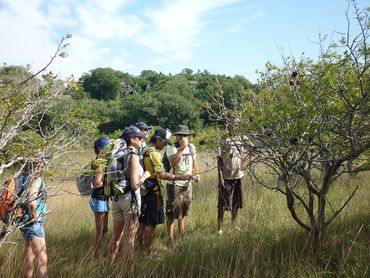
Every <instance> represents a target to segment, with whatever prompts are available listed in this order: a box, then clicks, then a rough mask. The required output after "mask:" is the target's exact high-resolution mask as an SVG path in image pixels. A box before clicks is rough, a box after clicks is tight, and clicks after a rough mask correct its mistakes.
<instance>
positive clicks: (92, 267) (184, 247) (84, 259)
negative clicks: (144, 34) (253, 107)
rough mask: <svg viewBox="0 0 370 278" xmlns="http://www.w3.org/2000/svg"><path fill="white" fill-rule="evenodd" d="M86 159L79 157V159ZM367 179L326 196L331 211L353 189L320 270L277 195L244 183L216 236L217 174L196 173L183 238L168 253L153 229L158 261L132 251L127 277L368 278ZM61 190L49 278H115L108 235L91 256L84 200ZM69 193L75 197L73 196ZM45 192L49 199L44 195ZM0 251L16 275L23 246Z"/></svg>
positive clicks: (346, 182) (119, 267) (119, 271)
mask: <svg viewBox="0 0 370 278" xmlns="http://www.w3.org/2000/svg"><path fill="white" fill-rule="evenodd" d="M84 159H85V160H84V161H86V157H84ZM368 179H369V175H368V174H364V175H362V176H358V177H356V178H352V179H343V180H341V181H340V183H338V184H336V185H335V187H336V188H334V189H335V190H333V193H330V194H331V196H330V197H331V198H332V199H333V204H332V205H333V206H338V205H339V204H340V202H341V200H343V198H344V197H345V196H347V195H349V194H350V192H351V189H352V188H353V186H354V185H355V184H358V185H359V190H358V192H357V194H356V195H355V197H354V199H353V200H352V202H351V203H350V204H349V205H348V207H347V208H346V209H345V210H344V211H343V212H342V214H341V215H340V216H339V217H338V218H337V219H336V220H335V221H334V222H333V224H332V225H331V226H329V227H328V229H327V234H326V238H325V243H324V250H323V258H324V262H325V263H324V265H320V266H319V265H317V263H316V258H315V257H314V256H312V254H310V252H309V251H308V250H307V249H305V246H306V244H307V234H306V233H305V232H304V231H303V230H302V229H301V228H300V227H299V226H298V225H297V224H296V223H295V222H294V221H293V220H292V218H291V217H290V214H289V211H288V210H287V208H286V201H285V199H284V196H282V195H281V194H279V193H277V192H274V191H270V190H267V189H264V188H262V187H259V186H257V185H254V184H251V182H250V181H249V180H248V179H246V183H245V207H244V208H243V209H242V210H240V213H239V218H238V227H239V229H238V230H237V229H234V228H233V227H232V225H231V221H230V213H226V215H225V216H226V217H225V225H224V226H225V228H224V236H222V237H221V236H219V235H218V234H217V233H216V230H217V228H216V227H217V224H216V222H217V221H216V217H217V175H216V172H215V171H212V172H209V173H206V174H204V175H203V176H202V181H201V182H200V183H199V184H194V187H193V195H194V200H193V207H192V213H191V215H190V216H189V217H188V218H187V221H186V236H185V237H184V238H182V239H179V240H178V247H177V249H176V250H173V249H171V248H169V247H168V245H167V235H166V229H165V226H164V225H160V226H158V227H157V230H156V235H155V243H154V249H155V251H156V252H158V253H159V254H160V255H161V256H162V260H160V261H158V260H156V259H154V258H145V257H143V256H142V254H141V253H140V252H136V253H135V256H136V262H135V273H134V275H133V276H135V277H338V276H340V277H368V275H369V269H368V265H369V254H370V250H369V234H370V233H369V231H370V213H369V211H370V210H369V209H370V190H369V182H368ZM62 187H63V188H65V189H66V190H67V191H69V192H71V194H69V193H66V192H64V193H63V194H61V195H58V196H55V197H51V198H49V199H48V207H49V209H53V211H52V212H51V213H50V214H49V215H48V218H47V224H46V235H47V245H48V255H49V272H50V277H122V276H123V275H124V274H125V266H124V264H123V260H122V252H121V253H120V255H119V256H118V258H117V263H116V264H115V265H114V266H113V267H111V268H107V267H106V266H105V255H106V252H107V244H108V242H109V239H110V237H111V233H112V228H111V219H110V230H109V232H108V234H107V235H106V237H105V239H104V243H103V248H104V255H103V256H102V257H101V258H100V259H93V258H92V257H91V246H92V237H93V234H94V221H93V214H92V212H91V211H90V208H89V199H88V198H82V197H80V196H78V195H77V190H76V188H75V185H74V182H73V180H69V181H67V180H66V181H64V183H63V184H62ZM73 193H75V194H76V195H74V194H73ZM51 195H53V194H51ZM8 241H13V242H15V243H18V244H11V243H7V244H5V245H3V246H2V248H1V250H0V273H1V275H0V276H1V277H19V274H20V271H21V265H22V259H23V244H22V241H21V238H20V234H19V232H16V233H14V234H13V235H12V236H11V237H10V238H9V240H8Z"/></svg>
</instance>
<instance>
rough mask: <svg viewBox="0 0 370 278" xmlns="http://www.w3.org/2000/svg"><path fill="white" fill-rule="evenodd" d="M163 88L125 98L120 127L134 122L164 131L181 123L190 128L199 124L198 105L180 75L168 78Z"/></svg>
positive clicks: (190, 89) (186, 82)
mask: <svg viewBox="0 0 370 278" xmlns="http://www.w3.org/2000/svg"><path fill="white" fill-rule="evenodd" d="M162 86H163V88H162V89H160V90H158V91H155V92H147V93H143V94H140V95H132V96H129V97H127V98H124V100H123V101H124V103H123V107H122V110H123V111H124V114H123V118H122V119H120V121H121V122H122V123H123V126H124V125H129V124H132V123H135V122H137V121H145V122H147V123H150V124H153V125H159V126H163V127H167V128H175V127H176V126H177V125H178V124H180V123H184V124H188V125H189V126H190V127H192V128H195V127H199V126H200V125H201V122H200V120H199V110H200V109H199V108H200V106H199V104H198V102H197V101H196V99H195V98H194V97H193V94H192V88H191V87H190V85H189V83H188V81H187V80H186V79H185V78H183V77H181V76H173V77H170V78H167V80H166V83H165V84H163V85H162Z"/></svg>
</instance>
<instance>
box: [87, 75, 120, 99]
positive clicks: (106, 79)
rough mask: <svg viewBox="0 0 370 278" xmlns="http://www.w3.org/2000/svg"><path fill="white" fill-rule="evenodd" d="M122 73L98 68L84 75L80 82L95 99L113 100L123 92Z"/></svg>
mask: <svg viewBox="0 0 370 278" xmlns="http://www.w3.org/2000/svg"><path fill="white" fill-rule="evenodd" d="M120 77H121V72H118V71H115V70H113V69H111V68H96V69H94V70H91V71H90V73H87V74H84V75H83V76H82V77H81V78H80V82H81V83H82V84H83V87H84V89H85V91H86V92H88V93H89V94H90V96H91V97H92V98H94V99H99V100H113V99H116V98H117V97H118V96H119V95H120V94H121V92H122V85H121V79H120Z"/></svg>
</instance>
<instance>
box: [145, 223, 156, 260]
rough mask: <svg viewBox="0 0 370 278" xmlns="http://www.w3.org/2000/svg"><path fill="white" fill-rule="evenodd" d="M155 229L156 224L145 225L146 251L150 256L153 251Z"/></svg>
mask: <svg viewBox="0 0 370 278" xmlns="http://www.w3.org/2000/svg"><path fill="white" fill-rule="evenodd" d="M154 231H155V226H150V225H146V226H145V252H146V255H148V256H149V255H150V254H151V253H152V247H153V239H154Z"/></svg>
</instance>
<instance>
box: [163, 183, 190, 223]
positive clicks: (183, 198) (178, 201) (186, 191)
mask: <svg viewBox="0 0 370 278" xmlns="http://www.w3.org/2000/svg"><path fill="white" fill-rule="evenodd" d="M166 189H167V201H166V217H167V218H168V219H175V218H176V219H181V218H183V217H185V216H187V215H188V214H189V212H190V208H191V200H192V185H191V184H190V185H189V186H177V185H173V184H172V183H168V184H167V186H166Z"/></svg>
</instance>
